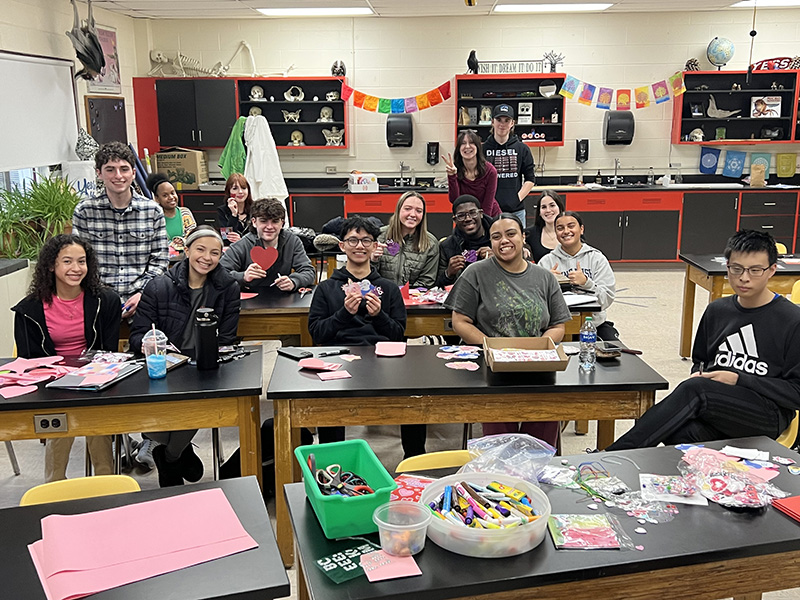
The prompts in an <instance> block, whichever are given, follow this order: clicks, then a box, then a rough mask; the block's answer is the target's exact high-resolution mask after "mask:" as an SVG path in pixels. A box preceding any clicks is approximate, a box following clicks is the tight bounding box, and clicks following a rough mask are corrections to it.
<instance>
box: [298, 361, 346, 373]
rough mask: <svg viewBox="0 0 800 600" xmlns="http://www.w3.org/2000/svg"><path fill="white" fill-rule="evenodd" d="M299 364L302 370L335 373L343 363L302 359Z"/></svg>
mask: <svg viewBox="0 0 800 600" xmlns="http://www.w3.org/2000/svg"><path fill="white" fill-rule="evenodd" d="M297 364H298V365H299V366H300V368H301V369H311V370H313V371H335V370H337V369H340V368H341V367H342V364H341V363H332V362H325V361H324V360H322V359H320V358H301V359H300V361H299V362H298V363H297Z"/></svg>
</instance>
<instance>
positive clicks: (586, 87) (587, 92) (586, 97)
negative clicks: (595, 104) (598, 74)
mask: <svg viewBox="0 0 800 600" xmlns="http://www.w3.org/2000/svg"><path fill="white" fill-rule="evenodd" d="M596 90H597V88H596V87H595V86H593V85H592V84H591V83H586V82H584V83H583V88H581V95H580V96H578V102H579V103H580V104H585V105H586V106H591V105H592V101H594V93H595V91H596Z"/></svg>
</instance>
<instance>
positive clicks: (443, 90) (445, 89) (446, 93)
mask: <svg viewBox="0 0 800 600" xmlns="http://www.w3.org/2000/svg"><path fill="white" fill-rule="evenodd" d="M438 89H439V93H440V94H441V95H442V98H443V99H444V100H449V99H450V82H449V81H448V82H446V83H443V84H442V85H440V86H439V88H438Z"/></svg>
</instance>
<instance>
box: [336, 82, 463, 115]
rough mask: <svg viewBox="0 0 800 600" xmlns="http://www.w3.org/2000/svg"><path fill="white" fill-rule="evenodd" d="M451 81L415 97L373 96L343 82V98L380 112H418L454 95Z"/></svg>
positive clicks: (356, 105) (366, 108)
mask: <svg viewBox="0 0 800 600" xmlns="http://www.w3.org/2000/svg"><path fill="white" fill-rule="evenodd" d="M450 86H451V82H450V81H446V82H445V83H443V84H442V85H440V86H438V87H435V88H433V89H432V90H428V91H427V92H425V93H424V94H419V95H417V96H414V97H413V98H379V97H377V96H371V95H369V94H365V93H364V92H360V91H358V90H355V89H353V88H351V87H350V86H349V85H347V84H345V83H342V100H344V101H345V102H347V101H348V100H350V99H351V98H352V99H353V106H355V107H357V108H363V109H364V110H369V111H373V112H375V111H377V112H380V113H384V114H386V113H390V112H392V113H404V112H416V111H418V110H423V109H425V108H430V107H431V106H436V105H438V104H441V103H442V102H444V101H446V100H448V99H450V98H451V96H452V92H451V89H450Z"/></svg>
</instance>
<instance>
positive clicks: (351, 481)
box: [316, 464, 374, 496]
mask: <svg viewBox="0 0 800 600" xmlns="http://www.w3.org/2000/svg"><path fill="white" fill-rule="evenodd" d="M316 479H317V483H318V484H319V486H320V487H321V488H322V490H323V492H327V493H328V494H340V495H342V496H361V495H362V494H372V493H374V491H373V490H372V488H371V487H369V486H368V485H366V484H365V482H364V481H363V480H362V479H361V478H360V477H358V476H356V475H355V474H354V473H351V472H350V471H346V472H344V473H343V472H342V467H341V465H338V464H333V465H330V466H328V467H325V468H324V469H317V471H316Z"/></svg>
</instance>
